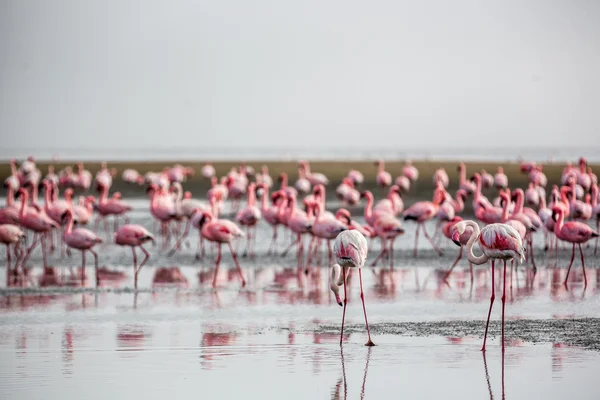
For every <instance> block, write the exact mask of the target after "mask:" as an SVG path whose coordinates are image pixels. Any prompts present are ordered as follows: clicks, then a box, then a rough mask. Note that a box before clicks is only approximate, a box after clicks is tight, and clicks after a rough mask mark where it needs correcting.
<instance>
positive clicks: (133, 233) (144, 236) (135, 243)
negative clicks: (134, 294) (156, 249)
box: [114, 224, 154, 290]
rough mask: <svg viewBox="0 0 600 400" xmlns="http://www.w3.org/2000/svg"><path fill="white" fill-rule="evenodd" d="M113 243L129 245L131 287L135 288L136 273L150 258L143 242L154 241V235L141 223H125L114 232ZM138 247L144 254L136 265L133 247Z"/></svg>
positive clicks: (136, 285)
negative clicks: (131, 263)
mask: <svg viewBox="0 0 600 400" xmlns="http://www.w3.org/2000/svg"><path fill="white" fill-rule="evenodd" d="M114 240H115V243H116V244H118V245H119V246H129V247H131V253H132V254H133V287H134V289H135V290H137V287H138V284H137V282H138V274H139V273H140V270H141V269H142V267H143V266H144V264H146V262H147V261H148V259H149V258H150V253H148V251H147V250H146V249H145V248H144V246H143V244H144V243H146V242H150V241H152V242H153V241H154V236H152V234H151V233H150V232H148V231H147V230H146V228H144V227H143V226H141V225H136V224H126V225H123V226H122V227H120V228H119V229H118V230H117V232H115V234H114ZM136 247H139V248H140V250H142V252H143V253H144V254H145V255H146V257H144V259H143V260H142V262H141V263H140V265H139V267H138V265H137V255H136V253H135V248H136Z"/></svg>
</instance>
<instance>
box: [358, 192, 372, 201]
mask: <svg viewBox="0 0 600 400" xmlns="http://www.w3.org/2000/svg"><path fill="white" fill-rule="evenodd" d="M360 198H361V199H369V198H373V193H371V192H369V191H368V190H365V191H364V192H362V193H361V194H360Z"/></svg>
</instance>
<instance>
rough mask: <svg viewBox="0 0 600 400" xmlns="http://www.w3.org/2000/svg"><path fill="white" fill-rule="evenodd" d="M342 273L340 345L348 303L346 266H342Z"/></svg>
mask: <svg viewBox="0 0 600 400" xmlns="http://www.w3.org/2000/svg"><path fill="white" fill-rule="evenodd" d="M342 274H344V275H343V276H344V311H343V312H342V329H341V331H340V346H341V345H342V339H343V337H344V320H345V319H346V305H347V304H348V292H347V291H346V267H343V268H342Z"/></svg>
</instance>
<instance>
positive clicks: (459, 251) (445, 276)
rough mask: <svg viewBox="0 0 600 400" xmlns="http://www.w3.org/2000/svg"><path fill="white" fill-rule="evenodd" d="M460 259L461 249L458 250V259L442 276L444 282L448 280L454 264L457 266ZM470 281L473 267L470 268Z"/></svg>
mask: <svg viewBox="0 0 600 400" xmlns="http://www.w3.org/2000/svg"><path fill="white" fill-rule="evenodd" d="M461 258H462V247H461V248H460V249H459V250H458V257H456V260H454V264H452V266H451V267H450V269H449V270H448V272H446V275H444V280H445V281H446V280H448V277H449V276H450V273H452V270H453V269H454V267H456V264H458V262H459V261H460V259H461ZM471 280H473V266H471Z"/></svg>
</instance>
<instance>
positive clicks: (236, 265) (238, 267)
mask: <svg viewBox="0 0 600 400" xmlns="http://www.w3.org/2000/svg"><path fill="white" fill-rule="evenodd" d="M227 244H228V245H229V251H230V252H231V257H232V258H233V262H234V263H235V267H236V268H237V271H238V274H239V275H240V279H241V280H242V287H244V286H246V280H245V279H244V274H242V268H241V267H240V263H239V262H238V258H237V255H236V254H235V251H234V250H233V246H232V245H231V242H227Z"/></svg>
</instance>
